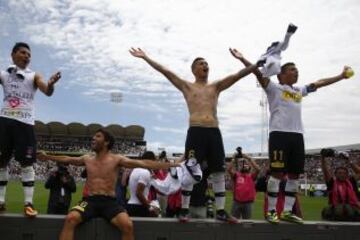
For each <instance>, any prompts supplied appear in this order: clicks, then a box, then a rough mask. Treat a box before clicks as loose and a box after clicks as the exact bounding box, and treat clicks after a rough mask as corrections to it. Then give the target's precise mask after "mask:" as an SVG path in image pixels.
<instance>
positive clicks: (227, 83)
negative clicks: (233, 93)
mask: <svg viewBox="0 0 360 240" xmlns="http://www.w3.org/2000/svg"><path fill="white" fill-rule="evenodd" d="M255 68H257V66H256V65H250V66H248V67H246V68H244V69H241V70H240V71H238V72H237V73H235V74H231V75H229V76H227V77H225V78H224V79H221V80H219V81H216V82H215V83H214V84H215V85H216V88H217V89H218V91H219V92H221V91H223V90H225V89H227V88H229V87H231V86H232V85H233V84H234V83H236V82H237V81H239V80H240V79H241V78H243V77H245V76H247V75H249V74H250V73H252V71H254V69H255Z"/></svg>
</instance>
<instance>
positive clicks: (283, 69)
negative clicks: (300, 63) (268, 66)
mask: <svg viewBox="0 0 360 240" xmlns="http://www.w3.org/2000/svg"><path fill="white" fill-rule="evenodd" d="M290 66H295V63H293V62H287V63H285V64H284V65H282V66H281V73H284V72H285V71H286V69H287V68H288V67H290Z"/></svg>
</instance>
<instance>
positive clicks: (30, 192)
mask: <svg viewBox="0 0 360 240" xmlns="http://www.w3.org/2000/svg"><path fill="white" fill-rule="evenodd" d="M33 196H34V187H24V197H25V204H26V203H31V204H32V203H33Z"/></svg>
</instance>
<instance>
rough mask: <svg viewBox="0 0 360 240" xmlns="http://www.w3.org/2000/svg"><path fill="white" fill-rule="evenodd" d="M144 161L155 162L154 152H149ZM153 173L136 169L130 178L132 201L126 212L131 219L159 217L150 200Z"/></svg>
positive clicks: (144, 155) (130, 200)
mask: <svg viewBox="0 0 360 240" xmlns="http://www.w3.org/2000/svg"><path fill="white" fill-rule="evenodd" d="M142 159H149V160H153V161H155V159H156V157H155V154H154V153H153V152H150V151H147V152H145V153H144V154H143V156H142ZM151 175H152V172H151V171H150V170H149V169H145V168H135V169H134V170H133V171H132V172H131V174H130V178H129V190H130V199H129V201H128V204H127V207H126V210H127V212H128V214H129V216H131V217H154V216H156V215H158V213H159V212H158V211H157V210H158V209H156V208H154V207H151V201H150V200H149V199H148V195H149V191H150V186H151V185H150V181H151Z"/></svg>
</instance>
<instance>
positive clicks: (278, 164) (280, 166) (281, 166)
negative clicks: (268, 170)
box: [271, 161, 285, 168]
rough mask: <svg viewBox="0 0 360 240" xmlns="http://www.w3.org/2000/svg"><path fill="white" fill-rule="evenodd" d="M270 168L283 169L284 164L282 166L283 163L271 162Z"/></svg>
mask: <svg viewBox="0 0 360 240" xmlns="http://www.w3.org/2000/svg"><path fill="white" fill-rule="evenodd" d="M271 167H272V168H283V167H285V164H284V162H279V161H277V162H272V163H271Z"/></svg>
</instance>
